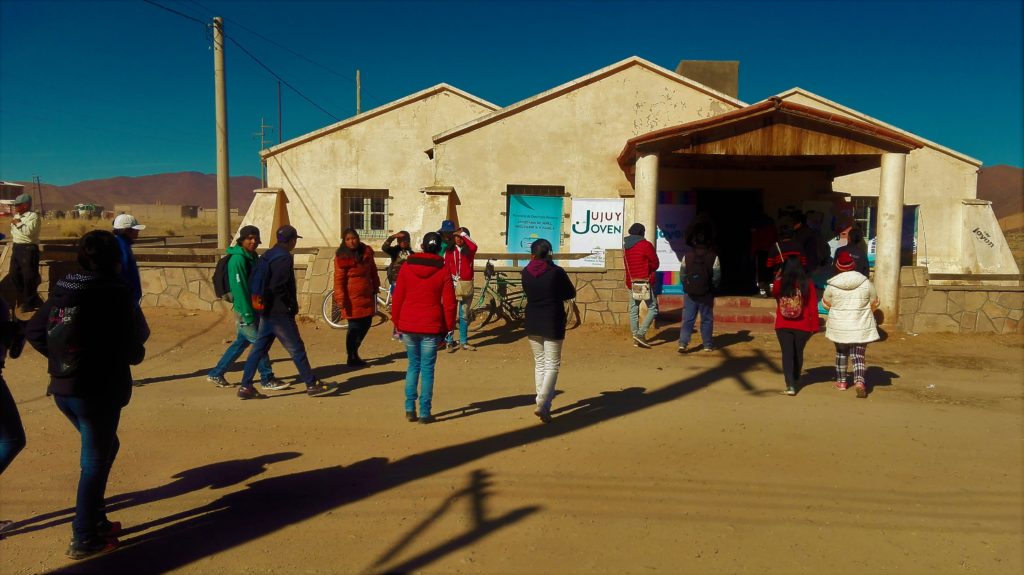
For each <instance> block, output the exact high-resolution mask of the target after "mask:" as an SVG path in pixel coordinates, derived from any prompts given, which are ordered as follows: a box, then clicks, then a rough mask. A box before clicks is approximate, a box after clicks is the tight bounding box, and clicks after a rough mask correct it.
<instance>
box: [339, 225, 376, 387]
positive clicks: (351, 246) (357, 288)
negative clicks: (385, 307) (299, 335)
mask: <svg viewBox="0 0 1024 575" xmlns="http://www.w3.org/2000/svg"><path fill="white" fill-rule="evenodd" d="M341 237H342V241H341V245H340V246H338V251H337V252H335V254H334V303H336V304H337V305H338V309H339V310H340V311H341V316H342V317H344V318H345V319H347V320H348V330H347V331H348V333H346V334H345V352H346V355H347V356H348V362H347V363H348V365H349V366H351V367H359V366H363V365H366V362H365V361H363V359H362V358H361V357H359V346H360V345H362V343H363V338H365V337H366V333H367V332H368V331H370V321H371V320H373V314H374V313H376V312H377V290H378V289H380V277H378V276H377V262H375V261H374V259H373V248H371V247H370V246H368V245H366V244H364V243H363V242H361V241H360V240H359V233H358V232H356V231H355V230H354V229H352V228H348V229H347V230H345V231H344V232H342V234H341Z"/></svg>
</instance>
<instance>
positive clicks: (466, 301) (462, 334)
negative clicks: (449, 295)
mask: <svg viewBox="0 0 1024 575" xmlns="http://www.w3.org/2000/svg"><path fill="white" fill-rule="evenodd" d="M455 303H456V304H457V305H458V306H459V345H466V343H468V340H469V308H470V306H472V305H473V296H472V295H468V296H466V297H464V298H462V299H460V300H457V301H456V302H455ZM444 341H445V343H447V344H451V343H452V342H453V341H455V332H454V331H450V332H448V335H446V336H445V337H444Z"/></svg>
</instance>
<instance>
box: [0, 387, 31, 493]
mask: <svg viewBox="0 0 1024 575" xmlns="http://www.w3.org/2000/svg"><path fill="white" fill-rule="evenodd" d="M24 448H25V428H24V427H22V425H21V416H19V415H18V404H16V403H14V396H12V395H11V390H9V389H7V382H6V381H4V378H3V376H2V375H0V474H3V472H4V470H5V469H7V466H8V465H10V464H11V462H12V461H14V458H15V457H17V456H18V453H20V452H21V450H22V449H24Z"/></svg>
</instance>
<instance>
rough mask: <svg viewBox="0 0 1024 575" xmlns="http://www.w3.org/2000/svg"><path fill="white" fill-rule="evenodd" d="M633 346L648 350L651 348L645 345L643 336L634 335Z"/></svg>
mask: <svg viewBox="0 0 1024 575" xmlns="http://www.w3.org/2000/svg"><path fill="white" fill-rule="evenodd" d="M633 345H635V346H637V347H642V348H644V349H650V348H651V344H649V343H647V340H646V339H644V336H642V335H640V334H636V335H634V336H633Z"/></svg>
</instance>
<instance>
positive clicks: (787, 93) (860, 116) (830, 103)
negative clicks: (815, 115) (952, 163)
mask: <svg viewBox="0 0 1024 575" xmlns="http://www.w3.org/2000/svg"><path fill="white" fill-rule="evenodd" d="M797 94H799V95H801V96H804V97H805V98H809V99H811V100H814V101H817V102H820V103H822V104H825V105H826V106H832V107H834V108H836V109H839V110H842V111H843V112H846V113H847V114H850V115H851V116H853V117H855V118H858V119H860V120H863V121H865V122H867V123H869V124H874V125H876V126H881V127H883V128H887V129H889V130H892V131H894V132H898V133H900V134H903V135H904V136H908V137H910V138H913V139H915V140H917V141H919V142H921V144H923V145H924V146H925V147H928V148H932V149H934V150H938V151H940V152H942V153H944V154H948V155H950V156H953V157H954V158H956V159H958V160H963V161H964V162H967V163H968V164H973V165H975V166H979V167H980V166H981V164H982V162H981V160H978V159H975V158H972V157H971V156H968V155H967V154H962V153H960V152H958V151H956V150H953V149H950V148H947V147H945V146H943V145H941V144H936V143H935V142H932V141H931V140H927V139H925V138H922V137H921V136H918V135H917V134H912V133H910V132H908V131H906V130H901V129H900V128H897V127H896V126H893V125H891V124H887V123H885V122H883V121H881V120H879V119H877V118H872V117H871V116H868V115H867V114H863V113H861V112H858V111H857V110H854V109H853V108H848V107H846V106H844V105H842V104H839V103H837V102H833V101H832V100H829V99H828V98H825V97H823V96H819V95H817V94H814V93H812V92H808V91H807V90H804V89H803V88H790V89H789V90H786V91H785V92H782V93H780V94H777V95H776V97H778V98H782V99H783V100H785V99H786V98H788V97H789V96H793V95H797Z"/></svg>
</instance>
